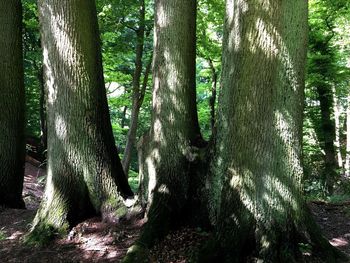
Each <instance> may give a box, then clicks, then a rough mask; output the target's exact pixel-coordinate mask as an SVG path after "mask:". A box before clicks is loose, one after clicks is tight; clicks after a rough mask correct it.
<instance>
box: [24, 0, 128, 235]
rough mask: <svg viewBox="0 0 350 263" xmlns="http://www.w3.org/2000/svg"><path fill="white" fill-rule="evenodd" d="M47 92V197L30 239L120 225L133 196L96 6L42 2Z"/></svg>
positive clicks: (84, 1) (86, 1)
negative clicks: (84, 225)
mask: <svg viewBox="0 0 350 263" xmlns="http://www.w3.org/2000/svg"><path fill="white" fill-rule="evenodd" d="M39 9H40V20H41V24H42V45H43V53H44V69H45V84H46V88H47V90H48V101H47V116H48V122H47V126H48V167H47V183H46V190H45V196H44V198H43V201H42V203H41V206H40V208H39V210H38V213H37V215H36V217H35V220H34V226H33V228H32V232H31V235H30V236H29V239H28V240H29V241H31V239H30V238H33V239H34V241H38V240H36V239H37V238H39V241H40V239H41V238H42V237H41V236H47V233H46V232H47V231H48V229H49V230H50V231H49V232H51V231H52V230H51V228H53V229H54V230H55V231H57V229H58V230H66V229H67V228H68V227H69V226H72V225H74V224H76V223H77V222H79V221H80V220H81V219H83V218H85V217H87V216H89V215H91V214H93V213H97V214H102V217H103V218H104V219H106V220H118V219H120V218H121V217H123V216H124V215H125V213H126V210H127V209H126V207H125V206H124V204H123V198H122V197H126V196H129V195H132V191H131V189H130V187H129V185H128V183H127V181H126V178H125V175H124V173H123V169H122V166H121V163H120V160H119V157H118V152H117V149H116V147H115V143H114V138H113V134H112V126H111V123H110V117H109V111H108V105H107V98H106V90H105V87H104V80H103V72H102V62H101V54H100V46H99V43H100V42H99V32H98V25H97V15H96V7H95V1H93V0H71V1H61V0H40V1H39Z"/></svg>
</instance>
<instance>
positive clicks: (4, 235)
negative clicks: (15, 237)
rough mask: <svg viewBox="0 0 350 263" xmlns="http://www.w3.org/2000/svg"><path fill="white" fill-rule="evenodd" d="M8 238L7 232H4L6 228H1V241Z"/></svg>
mask: <svg viewBox="0 0 350 263" xmlns="http://www.w3.org/2000/svg"><path fill="white" fill-rule="evenodd" d="M5 239H6V233H5V232H4V229H3V228H2V229H0V241H2V240H5Z"/></svg>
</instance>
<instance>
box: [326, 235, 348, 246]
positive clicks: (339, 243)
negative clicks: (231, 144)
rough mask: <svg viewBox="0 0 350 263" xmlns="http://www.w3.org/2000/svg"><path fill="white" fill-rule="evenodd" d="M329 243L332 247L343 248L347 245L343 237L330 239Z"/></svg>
mask: <svg viewBox="0 0 350 263" xmlns="http://www.w3.org/2000/svg"><path fill="white" fill-rule="evenodd" d="M329 243H330V244H331V245H332V246H333V247H345V246H348V245H349V240H347V239H345V238H344V237H337V238H332V239H331V240H330V241H329Z"/></svg>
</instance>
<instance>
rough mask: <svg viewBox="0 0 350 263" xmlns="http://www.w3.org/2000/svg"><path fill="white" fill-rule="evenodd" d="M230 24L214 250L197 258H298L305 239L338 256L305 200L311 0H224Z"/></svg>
mask: <svg viewBox="0 0 350 263" xmlns="http://www.w3.org/2000/svg"><path fill="white" fill-rule="evenodd" d="M224 29H225V30H224V43H223V47H224V49H223V72H222V91H221V93H220V102H219V114H218V125H217V127H218V128H217V138H216V151H215V158H214V159H213V164H212V167H213V172H214V174H215V175H216V177H217V178H220V176H221V175H224V179H223V182H222V185H223V190H222V194H221V198H220V199H221V204H220V209H219V217H218V220H217V222H218V224H217V228H216V239H215V241H214V243H212V244H214V245H212V247H211V248H212V250H211V251H210V252H213V254H211V253H210V252H209V251H207V252H204V253H206V255H208V253H209V259H208V257H206V258H202V259H200V260H199V261H198V262H245V260H247V257H248V258H249V256H254V258H255V260H257V261H263V262H265V261H266V262H300V261H298V259H299V258H298V256H300V255H301V253H300V252H299V251H298V243H299V242H304V243H305V242H306V243H311V244H312V248H313V252H314V249H315V250H316V249H319V248H320V247H322V248H323V249H324V250H323V251H322V252H324V254H325V256H326V257H327V259H332V260H333V259H334V258H333V256H334V255H335V253H334V254H333V252H330V253H327V252H329V251H330V250H331V249H330V245H329V244H328V242H327V241H326V240H323V239H322V238H321V237H320V236H319V234H318V232H317V230H316V229H317V228H315V224H314V223H313V221H312V219H311V218H310V214H309V213H308V210H307V208H306V205H305V203H304V201H303V199H302V185H301V179H302V175H303V169H302V164H301V149H302V147H301V138H302V116H303V103H304V96H303V89H304V71H305V70H304V67H305V59H306V49H307V32H308V26H307V1H306V0H295V1H289V0H282V1H260V0H255V1H248V2H247V1H245V2H242V1H239V0H227V2H226V19H225V28H224ZM214 248H215V249H214ZM254 253H255V254H254ZM327 262H333V261H327Z"/></svg>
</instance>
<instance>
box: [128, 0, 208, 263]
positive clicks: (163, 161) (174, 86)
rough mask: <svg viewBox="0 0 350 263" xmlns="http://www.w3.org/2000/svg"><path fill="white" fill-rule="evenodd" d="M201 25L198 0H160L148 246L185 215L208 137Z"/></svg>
mask: <svg viewBox="0 0 350 263" xmlns="http://www.w3.org/2000/svg"><path fill="white" fill-rule="evenodd" d="M195 30H196V1H188V0H157V1H156V2H155V43H154V53H153V57H154V60H153V80H154V84H153V115H152V126H151V131H150V134H149V135H147V136H146V138H147V137H148V138H147V139H146V140H144V142H146V143H147V145H144V146H143V148H144V151H143V153H142V154H143V159H144V160H145V161H144V162H145V163H144V165H143V167H144V170H146V171H142V172H145V173H146V175H147V178H148V180H149V181H148V191H149V198H148V199H149V201H150V202H149V206H150V208H149V211H148V222H147V223H146V225H145V227H144V229H143V231H142V233H141V236H140V238H139V242H138V243H137V244H138V245H140V246H143V247H146V248H147V247H150V246H152V245H153V244H154V242H155V241H156V240H157V239H158V238H161V237H163V235H164V234H165V233H166V232H167V231H168V230H169V228H170V227H176V226H178V225H179V223H181V222H183V221H184V220H185V213H184V209H185V208H186V205H187V201H188V198H190V196H189V193H190V180H191V177H192V176H195V173H194V171H193V170H192V165H193V161H194V160H195V159H196V153H195V149H196V148H197V147H200V146H201V143H202V137H201V135H200V129H199V124H198V117H197V108H196V89H195V70H196V67H195V56H196V44H195V43H196V33H195ZM197 149H198V148H197ZM191 198H192V197H191ZM137 248H139V247H138V246H137V245H136V246H134V247H133V249H134V250H130V253H129V254H128V255H127V257H126V258H125V262H142V260H143V259H142V260H141V258H139V257H140V255H141V253H139V251H138V250H137ZM141 257H142V256H141Z"/></svg>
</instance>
